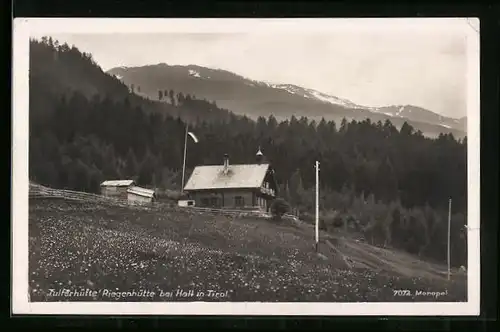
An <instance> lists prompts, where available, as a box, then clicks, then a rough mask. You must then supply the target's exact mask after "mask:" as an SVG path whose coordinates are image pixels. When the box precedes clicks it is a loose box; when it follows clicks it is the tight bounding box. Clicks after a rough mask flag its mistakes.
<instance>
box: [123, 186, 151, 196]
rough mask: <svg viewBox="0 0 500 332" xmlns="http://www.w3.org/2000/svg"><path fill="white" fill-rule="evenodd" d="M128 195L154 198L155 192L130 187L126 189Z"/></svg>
mask: <svg viewBox="0 0 500 332" xmlns="http://www.w3.org/2000/svg"><path fill="white" fill-rule="evenodd" d="M127 192H128V193H131V194H135V195H139V196H143V197H150V198H151V197H154V195H155V191H154V190H151V189H146V188H141V187H137V186H134V187H130V188H128V189H127Z"/></svg>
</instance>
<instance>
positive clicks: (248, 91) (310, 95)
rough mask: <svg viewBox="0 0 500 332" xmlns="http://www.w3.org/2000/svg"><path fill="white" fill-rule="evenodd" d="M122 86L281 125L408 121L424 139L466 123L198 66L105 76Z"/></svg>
mask: <svg viewBox="0 0 500 332" xmlns="http://www.w3.org/2000/svg"><path fill="white" fill-rule="evenodd" d="M107 72H108V73H109V74H111V75H114V76H115V77H116V78H118V79H120V80H121V81H122V82H123V83H124V84H126V85H129V86H130V85H131V84H134V85H135V86H140V87H141V93H142V94H144V95H145V96H148V97H149V98H151V99H157V98H158V91H159V90H164V89H173V90H174V91H181V92H183V93H188V94H192V95H195V96H196V97H197V98H204V99H207V100H211V101H215V102H216V103H217V105H219V106H221V107H224V108H226V109H229V110H231V111H232V112H234V113H236V114H240V115H246V116H248V117H250V118H254V119H255V118H257V117H259V116H264V117H267V116H269V115H270V114H273V115H274V116H275V117H276V118H277V119H279V120H284V119H287V118H290V117H291V116H292V115H294V116H297V117H300V116H307V117H308V118H310V119H314V120H320V119H321V118H325V119H326V120H334V121H337V122H340V121H341V120H342V119H343V118H346V119H347V120H357V121H362V120H365V119H367V118H369V119H370V120H372V121H374V122H377V121H382V122H384V121H385V120H390V121H391V122H392V123H393V124H394V125H395V126H396V127H400V126H401V125H402V124H403V123H404V122H408V123H409V124H411V125H412V126H413V127H415V128H416V129H417V130H421V131H422V132H423V133H424V134H426V135H428V136H437V135H438V134H439V133H452V134H453V135H455V136H456V137H463V136H465V135H466V121H465V119H454V118H450V117H445V116H442V115H440V114H437V113H434V112H432V111H429V110H427V109H424V108H422V107H418V106H413V105H390V106H385V107H370V106H364V105H359V104H356V103H354V102H352V101H350V100H347V99H344V98H339V97H337V96H333V95H329V94H326V93H323V92H320V91H317V90H314V89H308V88H304V87H301V86H297V85H294V84H275V83H269V82H262V81H256V80H252V79H249V78H246V77H243V76H241V75H238V74H236V73H232V72H230V71H227V70H222V69H213V68H207V67H202V66H198V65H187V66H182V65H168V64H165V63H160V64H157V65H147V66H141V67H116V68H112V69H110V70H108V71H107Z"/></svg>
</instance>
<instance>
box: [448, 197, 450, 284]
mask: <svg viewBox="0 0 500 332" xmlns="http://www.w3.org/2000/svg"><path fill="white" fill-rule="evenodd" d="M450 241H451V198H450V200H449V201H448V280H450Z"/></svg>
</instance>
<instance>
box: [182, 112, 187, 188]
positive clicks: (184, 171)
mask: <svg viewBox="0 0 500 332" xmlns="http://www.w3.org/2000/svg"><path fill="white" fill-rule="evenodd" d="M187 135H188V124H187V122H186V133H185V136H184V161H183V162H182V183H181V193H184V174H185V173H186V152H187Z"/></svg>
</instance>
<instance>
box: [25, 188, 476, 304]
mask: <svg viewBox="0 0 500 332" xmlns="http://www.w3.org/2000/svg"><path fill="white" fill-rule="evenodd" d="M30 189H31V193H30V205H29V239H30V240H29V241H30V243H29V246H30V251H29V252H30V257H29V275H30V276H29V280H30V288H29V289H30V299H31V301H61V300H62V301H65V300H66V301H67V300H72V301H89V300H92V299H94V300H101V301H112V300H115V301H117V300H120V299H121V300H122V301H148V300H149V301H264V302H277V301H307V302H314V301H328V302H330V301H332V302H367V301H368V302H369V301H401V302H407V301H466V297H467V295H466V277H465V276H464V275H461V274H459V273H458V272H456V273H454V275H453V278H452V281H450V282H448V281H447V280H446V279H445V275H444V274H443V271H444V268H443V267H442V266H438V265H433V264H430V263H426V262H423V261H420V260H418V259H416V258H415V257H413V256H411V255H408V254H404V253H400V252H397V251H392V250H388V249H381V248H376V247H373V246H370V245H368V244H364V243H359V242H357V241H355V240H353V239H349V237H343V236H339V235H331V234H326V233H321V238H322V239H323V242H322V243H321V246H320V251H321V255H317V254H316V253H315V252H314V249H313V235H314V232H313V229H312V228H311V226H310V225H304V224H303V223H301V222H291V221H290V222H286V221H283V222H281V223H279V224H276V223H275V222H272V221H270V220H266V219H259V218H256V217H248V216H247V217H245V216H240V217H235V216H234V217H230V216H224V215H220V214H208V213H202V212H199V211H196V210H191V209H181V208H178V207H171V206H167V205H165V204H158V205H155V206H150V207H144V206H142V207H139V206H127V204H126V203H118V202H115V201H112V200H107V199H104V198H101V197H99V196H97V195H90V194H83V193H82V194H78V195H75V194H66V193H65V192H63V191H57V192H58V195H57V196H59V198H57V197H55V196H54V194H47V193H46V192H45V193H44V191H43V190H42V191H40V187H36V186H32V187H31V188H30ZM36 192H38V194H36ZM71 196H73V199H68V198H70V197H71ZM61 197H62V198H61ZM64 197H66V198H64ZM328 243H330V244H332V246H330V245H329V244H328ZM50 289H55V290H60V289H68V290H72V291H78V290H81V291H82V293H80V296H62V297H55V296H51V295H50ZM84 290H94V291H96V293H94V294H92V293H89V291H87V293H85V294H84V293H83V291H84ZM104 290H107V291H108V293H107V294H104V293H103V291H104ZM132 290H135V291H136V292H140V291H150V292H155V295H154V296H149V297H148V296H146V297H141V296H139V295H144V294H137V296H132V297H125V298H123V297H119V296H118V294H115V295H112V294H111V292H123V291H125V292H127V291H132ZM177 290H183V291H189V290H193V291H194V293H193V295H187V296H186V297H182V296H180V294H177V293H176V292H177ZM210 290H212V291H213V292H214V293H209V291H210ZM395 290H410V291H411V292H415V291H430V292H437V293H439V294H437V293H435V294H428V295H415V294H414V293H413V296H395V294H394V291H395ZM198 291H203V292H204V293H205V294H203V295H202V294H199V293H198ZM169 292H170V293H169ZM215 293H216V294H218V296H215V295H214V294H215ZM210 294H212V295H210ZM149 295H151V294H149ZM161 295H163V296H161ZM438 295H439V296H438Z"/></svg>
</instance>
